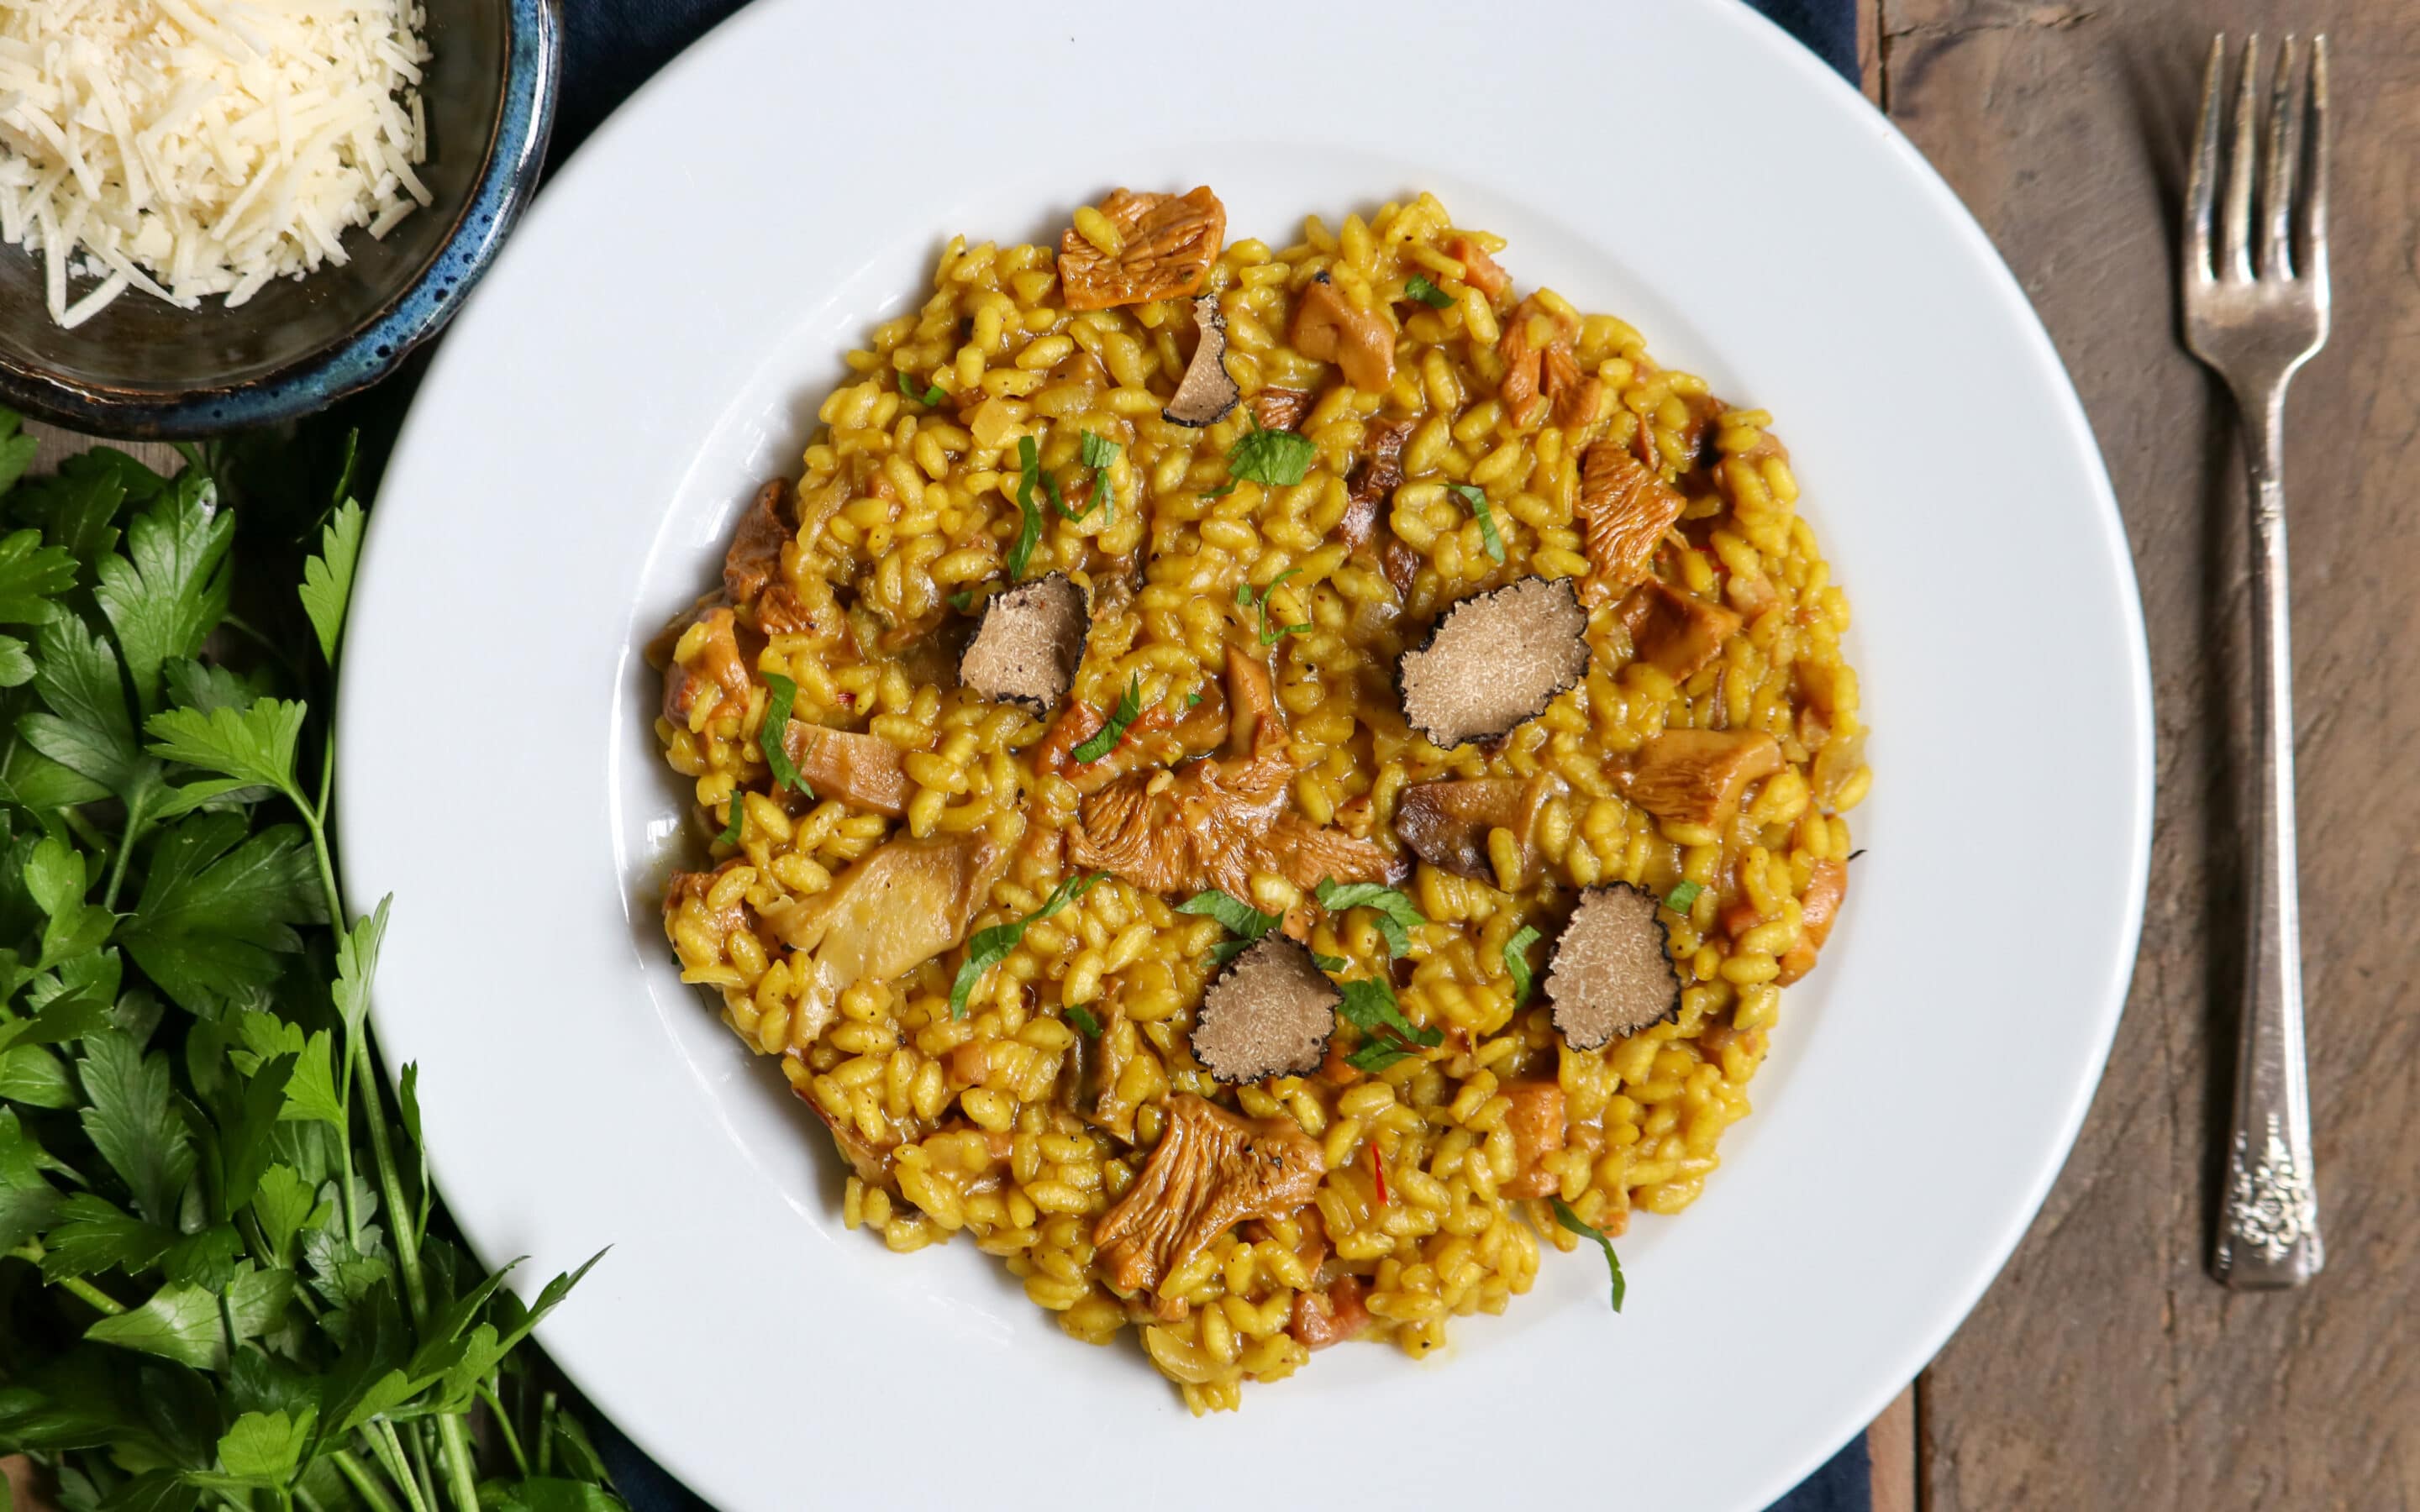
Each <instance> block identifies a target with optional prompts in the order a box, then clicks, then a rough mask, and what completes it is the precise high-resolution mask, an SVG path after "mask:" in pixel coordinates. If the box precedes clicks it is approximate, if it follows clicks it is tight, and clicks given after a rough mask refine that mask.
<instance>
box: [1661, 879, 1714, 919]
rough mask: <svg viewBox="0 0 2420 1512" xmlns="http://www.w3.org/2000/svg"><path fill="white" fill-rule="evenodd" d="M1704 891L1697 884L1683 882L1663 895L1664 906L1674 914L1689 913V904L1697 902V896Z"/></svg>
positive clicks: (1703, 888)
mask: <svg viewBox="0 0 2420 1512" xmlns="http://www.w3.org/2000/svg"><path fill="white" fill-rule="evenodd" d="M1705 890H1706V889H1705V887H1703V886H1701V885H1699V884H1698V883H1695V882H1683V883H1682V884H1681V885H1680V886H1679V887H1675V888H1673V889H1672V890H1671V891H1670V892H1668V893H1667V894H1665V896H1664V906H1665V907H1667V908H1669V909H1670V910H1672V912H1674V913H1676V914H1685V913H1687V912H1688V911H1689V906H1690V904H1692V903H1696V902H1697V901H1698V894H1699V893H1701V892H1703V891H1705Z"/></svg>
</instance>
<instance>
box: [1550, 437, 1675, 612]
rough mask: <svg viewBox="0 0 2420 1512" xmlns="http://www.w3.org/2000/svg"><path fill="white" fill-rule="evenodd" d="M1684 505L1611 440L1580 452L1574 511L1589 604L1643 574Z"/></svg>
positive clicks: (1632, 581) (1653, 474)
mask: <svg viewBox="0 0 2420 1512" xmlns="http://www.w3.org/2000/svg"><path fill="white" fill-rule="evenodd" d="M1688 502H1689V501H1687V500H1686V499H1683V498H1682V497H1681V490H1679V489H1678V488H1675V487H1673V486H1671V485H1669V484H1668V483H1666V482H1665V481H1664V480H1663V479H1662V478H1661V477H1659V476H1657V475H1656V473H1655V472H1654V471H1652V470H1651V469H1649V468H1647V467H1645V466H1643V465H1641V464H1640V462H1639V460H1638V458H1637V457H1635V456H1633V455H1630V453H1629V452H1627V451H1625V450H1623V449H1622V448H1621V447H1619V446H1616V445H1614V444H1613V443H1612V442H1611V441H1598V442H1597V443H1596V444H1595V445H1593V446H1591V447H1590V448H1589V449H1588V450H1587V451H1586V452H1584V453H1582V454H1581V458H1580V493H1579V500H1578V501H1577V503H1576V504H1575V506H1574V508H1573V513H1574V514H1575V516H1577V517H1578V519H1579V523H1580V546H1581V548H1582V549H1583V550H1585V551H1586V552H1587V553H1588V559H1589V584H1588V586H1589V602H1590V603H1591V604H1601V603H1604V602H1605V601H1606V600H1607V599H1609V598H1611V597H1612V596H1613V595H1614V594H1615V593H1617V592H1618V591H1620V590H1621V589H1623V588H1626V587H1628V586H1629V585H1630V584H1632V583H1634V582H1637V580H1638V579H1641V578H1643V577H1645V576H1646V575H1647V564H1648V562H1649V561H1650V560H1651V559H1652V557H1653V556H1654V555H1655V547H1656V545H1657V543H1658V542H1660V541H1662V540H1663V539H1664V532H1666V531H1668V530H1670V529H1671V528H1672V524H1673V522H1674V521H1675V520H1677V519H1679V518H1680V517H1681V511H1682V510H1683V509H1684V508H1686V507H1687V505H1688Z"/></svg>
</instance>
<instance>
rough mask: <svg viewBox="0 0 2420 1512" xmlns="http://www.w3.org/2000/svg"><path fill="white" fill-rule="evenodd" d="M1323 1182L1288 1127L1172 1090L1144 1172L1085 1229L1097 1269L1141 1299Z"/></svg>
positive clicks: (1315, 1145) (1316, 1163) (1306, 1144)
mask: <svg viewBox="0 0 2420 1512" xmlns="http://www.w3.org/2000/svg"><path fill="white" fill-rule="evenodd" d="M1326 1174H1327V1163H1326V1161H1325V1160H1323V1159H1322V1158H1321V1157H1320V1152H1319V1142H1318V1141H1317V1140H1315V1139H1313V1138H1311V1136H1310V1135H1309V1134H1304V1133H1303V1132H1302V1128H1301V1126H1300V1125H1299V1124H1297V1123H1295V1121H1294V1119H1291V1118H1281V1119H1246V1118H1243V1117H1240V1116H1239V1115H1236V1114H1233V1113H1229V1112H1227V1111H1226V1110H1225V1109H1223V1108H1219V1107H1217V1106H1215V1105H1213V1104H1211V1103H1206V1102H1203V1101H1202V1099H1201V1098H1199V1097H1196V1096H1194V1095H1193V1094H1192V1093H1190V1092H1179V1093H1178V1094H1176V1095H1175V1096H1174V1097H1171V1098H1170V1099H1169V1100H1168V1128H1167V1132H1166V1133H1164V1134H1161V1135H1160V1136H1159V1146H1158V1148H1157V1149H1154V1150H1153V1151H1152V1154H1151V1162H1150V1164H1148V1165H1145V1166H1143V1168H1142V1174H1140V1176H1137V1177H1136V1178H1135V1180H1134V1184H1133V1185H1132V1186H1129V1187H1128V1188H1126V1195H1125V1196H1124V1197H1122V1198H1120V1199H1119V1201H1118V1205H1117V1206H1116V1207H1114V1208H1111V1209H1110V1210H1109V1211H1107V1212H1105V1213H1103V1214H1101V1221H1100V1222H1099V1223H1098V1224H1095V1225H1094V1227H1093V1243H1094V1247H1095V1248H1097V1249H1098V1250H1099V1252H1100V1256H1099V1257H1100V1261H1101V1268H1102V1271H1103V1272H1104V1273H1105V1274H1107V1276H1108V1277H1109V1285H1110V1286H1112V1287H1114V1288H1117V1289H1118V1290H1119V1291H1121V1292H1124V1293H1126V1294H1128V1295H1131V1294H1133V1293H1135V1292H1138V1291H1148V1290H1150V1289H1152V1288H1155V1287H1156V1286H1158V1285H1159V1283H1160V1282H1161V1280H1162V1279H1164V1278H1165V1277H1167V1276H1168V1275H1169V1274H1170V1273H1173V1272H1176V1271H1180V1270H1182V1269H1184V1267H1185V1263H1186V1261H1187V1260H1190V1259H1191V1258H1193V1257H1194V1256H1196V1255H1198V1254H1200V1253H1201V1252H1202V1247H1203V1246H1204V1245H1206V1244H1208V1243H1209V1242H1211V1241H1212V1240H1214V1239H1216V1238H1218V1236H1219V1235H1220V1234H1223V1233H1225V1232H1227V1231H1228V1230H1229V1229H1231V1228H1233V1227H1235V1226H1236V1225H1237V1224H1240V1223H1243V1222H1244V1221H1245V1220H1247V1219H1250V1218H1282V1217H1284V1216H1285V1215H1286V1214H1287V1213H1290V1212H1295V1211H1299V1210H1300V1209H1301V1208H1302V1206H1303V1205H1304V1204H1305V1203H1307V1202H1309V1201H1310V1200H1311V1195H1312V1194H1313V1193H1315V1192H1317V1191H1318V1190H1319V1179H1320V1178H1321V1177H1322V1176H1325V1175H1326Z"/></svg>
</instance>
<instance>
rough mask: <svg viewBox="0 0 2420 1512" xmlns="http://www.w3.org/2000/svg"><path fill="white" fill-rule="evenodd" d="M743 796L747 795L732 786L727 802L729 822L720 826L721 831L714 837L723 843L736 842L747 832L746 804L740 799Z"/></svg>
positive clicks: (730, 843)
mask: <svg viewBox="0 0 2420 1512" xmlns="http://www.w3.org/2000/svg"><path fill="white" fill-rule="evenodd" d="M745 796H747V795H745V794H743V793H741V792H740V791H739V790H738V789H737V788H733V789H732V790H731V799H730V804H729V810H730V815H731V818H730V822H729V823H728V824H726V825H723V826H722V833H721V834H720V835H718V836H716V837H715V838H716V839H717V840H720V841H722V843H724V844H725V845H737V844H738V843H739V840H740V837H741V836H742V835H744V834H745V833H746V832H747V829H748V806H747V805H746V804H744V803H742V802H741V801H740V800H741V799H742V798H744V797H745Z"/></svg>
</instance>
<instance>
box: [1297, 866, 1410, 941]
mask: <svg viewBox="0 0 2420 1512" xmlns="http://www.w3.org/2000/svg"><path fill="white" fill-rule="evenodd" d="M1311 896H1312V897H1314V898H1317V899H1318V900H1319V906H1320V907H1322V908H1325V909H1326V910H1327V911H1328V912H1329V913H1331V914H1341V913H1342V912H1344V910H1346V909H1348V908H1368V909H1373V910H1374V911H1375V912H1376V913H1377V915H1378V933H1379V936H1380V937H1381V938H1383V939H1384V940H1385V941H1386V942H1387V953H1388V955H1391V956H1394V957H1396V958H1397V959H1399V960H1400V959H1401V958H1403V957H1404V956H1407V955H1409V954H1411V953H1412V936H1411V933H1410V932H1411V931H1413V930H1416V929H1419V927H1420V926H1421V925H1423V924H1425V923H1427V922H1428V916H1426V915H1425V914H1422V913H1421V912H1420V910H1419V904H1418V903H1413V902H1412V901H1411V899H1409V898H1407V897H1405V896H1404V894H1403V893H1401V892H1399V891H1397V890H1396V889H1395V888H1393V887H1387V886H1386V885H1384V884H1383V883H1377V882H1347V883H1340V882H1338V881H1336V880H1335V879H1334V878H1327V879H1325V880H1323V881H1322V882H1321V883H1320V884H1319V886H1318V887H1314V888H1313V889H1311Z"/></svg>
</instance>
